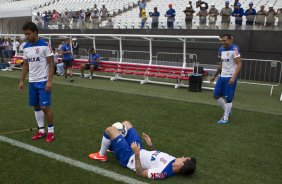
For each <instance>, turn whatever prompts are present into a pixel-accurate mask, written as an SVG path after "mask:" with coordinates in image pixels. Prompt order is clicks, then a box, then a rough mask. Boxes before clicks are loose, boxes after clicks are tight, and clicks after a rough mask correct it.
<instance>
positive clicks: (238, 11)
mask: <svg viewBox="0 0 282 184" xmlns="http://www.w3.org/2000/svg"><path fill="white" fill-rule="evenodd" d="M232 16H233V17H235V30H241V29H242V23H243V18H242V17H243V16H244V9H243V8H241V4H240V3H237V4H236V6H235V7H234V10H233V12H232Z"/></svg>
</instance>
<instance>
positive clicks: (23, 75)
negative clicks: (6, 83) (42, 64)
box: [19, 59, 29, 91]
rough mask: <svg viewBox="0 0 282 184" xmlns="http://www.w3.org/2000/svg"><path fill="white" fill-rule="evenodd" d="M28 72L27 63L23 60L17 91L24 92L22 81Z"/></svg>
mask: <svg viewBox="0 0 282 184" xmlns="http://www.w3.org/2000/svg"><path fill="white" fill-rule="evenodd" d="M28 70H29V66H28V61H27V60H26V59H24V60H23V69H22V73H21V78H20V82H19V91H23V90H24V80H25V77H26V75H27V73H28Z"/></svg>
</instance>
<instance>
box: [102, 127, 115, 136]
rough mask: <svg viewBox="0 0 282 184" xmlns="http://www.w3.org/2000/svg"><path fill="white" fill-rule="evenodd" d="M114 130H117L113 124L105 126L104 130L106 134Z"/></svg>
mask: <svg viewBox="0 0 282 184" xmlns="http://www.w3.org/2000/svg"><path fill="white" fill-rule="evenodd" d="M114 131H117V129H116V128H115V127H113V126H110V127H108V128H106V130H105V132H106V133H107V134H108V135H110V134H112V133H113V132H114Z"/></svg>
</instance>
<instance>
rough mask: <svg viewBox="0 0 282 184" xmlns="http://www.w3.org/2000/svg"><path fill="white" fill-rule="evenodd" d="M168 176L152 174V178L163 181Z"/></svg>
mask: <svg viewBox="0 0 282 184" xmlns="http://www.w3.org/2000/svg"><path fill="white" fill-rule="evenodd" d="M166 176H167V173H166V172H165V173H151V178H153V179H163V178H165V177H166Z"/></svg>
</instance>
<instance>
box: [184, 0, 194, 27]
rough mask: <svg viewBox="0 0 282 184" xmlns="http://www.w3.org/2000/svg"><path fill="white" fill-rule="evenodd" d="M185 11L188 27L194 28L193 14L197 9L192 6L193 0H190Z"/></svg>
mask: <svg viewBox="0 0 282 184" xmlns="http://www.w3.org/2000/svg"><path fill="white" fill-rule="evenodd" d="M183 12H184V13H185V24H186V29H192V25H193V24H192V21H193V14H194V13H195V10H194V9H193V6H192V1H189V4H188V6H187V7H186V9H185V10H184V11H183Z"/></svg>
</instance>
